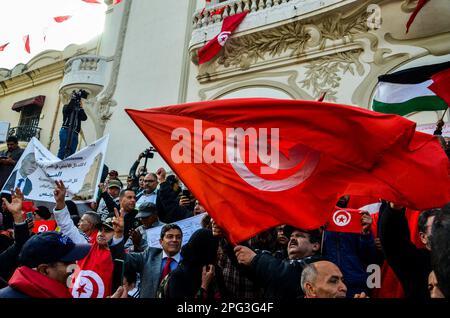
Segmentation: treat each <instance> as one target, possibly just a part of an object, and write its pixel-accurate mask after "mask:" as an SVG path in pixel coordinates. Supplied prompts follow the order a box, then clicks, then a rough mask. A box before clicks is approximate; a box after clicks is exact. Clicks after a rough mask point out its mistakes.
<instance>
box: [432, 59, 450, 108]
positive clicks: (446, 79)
mask: <svg viewBox="0 0 450 318" xmlns="http://www.w3.org/2000/svg"><path fill="white" fill-rule="evenodd" d="M431 79H432V80H433V84H431V85H430V86H428V88H429V89H430V90H432V91H433V92H435V93H436V95H437V96H439V97H440V98H442V99H443V100H444V101H445V102H446V103H447V105H448V107H450V89H449V88H450V68H448V69H446V70H444V71H441V72H439V73H437V74H435V75H433V76H431Z"/></svg>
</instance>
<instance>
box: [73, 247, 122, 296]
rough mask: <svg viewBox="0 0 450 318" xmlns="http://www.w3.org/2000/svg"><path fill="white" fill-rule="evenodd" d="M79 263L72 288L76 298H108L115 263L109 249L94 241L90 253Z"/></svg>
mask: <svg viewBox="0 0 450 318" xmlns="http://www.w3.org/2000/svg"><path fill="white" fill-rule="evenodd" d="M77 265H78V266H77V269H76V270H75V273H74V274H73V278H72V283H73V286H72V288H71V293H72V296H73V297H74V298H106V297H107V296H110V295H111V287H112V286H111V285H112V275H113V269H114V263H113V260H112V257H111V252H110V251H109V249H105V248H101V247H100V246H99V245H98V243H97V241H94V244H92V247H91V250H90V251H89V254H88V255H87V256H86V257H85V258H83V259H82V260H79V261H78V262H77Z"/></svg>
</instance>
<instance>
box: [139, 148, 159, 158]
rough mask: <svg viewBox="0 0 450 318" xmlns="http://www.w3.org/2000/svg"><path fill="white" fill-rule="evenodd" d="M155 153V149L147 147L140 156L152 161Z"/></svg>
mask: <svg viewBox="0 0 450 318" xmlns="http://www.w3.org/2000/svg"><path fill="white" fill-rule="evenodd" d="M155 152H157V151H156V149H155V148H153V147H149V148H147V149H145V150H144V151H143V152H142V155H143V157H144V158H150V159H153V157H154V156H155V154H154V153H155Z"/></svg>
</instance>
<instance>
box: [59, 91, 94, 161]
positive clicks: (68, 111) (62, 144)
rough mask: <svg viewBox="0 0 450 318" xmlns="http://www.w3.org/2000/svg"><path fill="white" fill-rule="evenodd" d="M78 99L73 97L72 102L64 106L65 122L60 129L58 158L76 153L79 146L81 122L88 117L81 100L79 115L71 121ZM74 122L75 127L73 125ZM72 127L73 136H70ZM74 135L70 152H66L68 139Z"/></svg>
mask: <svg viewBox="0 0 450 318" xmlns="http://www.w3.org/2000/svg"><path fill="white" fill-rule="evenodd" d="M76 103H77V101H76V99H74V98H72V99H71V100H70V102H69V103H68V104H66V105H64V106H63V124H62V126H61V130H60V131H59V150H58V158H59V159H64V158H66V157H68V156H70V155H72V154H74V153H75V151H76V150H77V146H78V134H79V133H80V129H81V122H82V121H85V120H86V119H87V116H86V113H85V112H84V109H83V107H82V104H81V101H80V103H79V105H80V107H79V110H78V116H77V117H76V118H75V119H74V121H73V123H71V119H72V116H71V115H72V113H73V114H75V113H74V111H75V108H76V107H77V105H76ZM72 124H73V127H71V125H72ZM70 128H72V136H69V131H70ZM70 137H72V142H71V144H70V148H69V151H68V153H67V154H66V144H67V141H68V139H69V138H70Z"/></svg>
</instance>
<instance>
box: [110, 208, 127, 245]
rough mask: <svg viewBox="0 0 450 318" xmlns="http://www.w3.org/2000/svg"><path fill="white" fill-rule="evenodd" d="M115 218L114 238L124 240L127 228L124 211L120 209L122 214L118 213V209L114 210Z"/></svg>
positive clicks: (113, 222)
mask: <svg viewBox="0 0 450 318" xmlns="http://www.w3.org/2000/svg"><path fill="white" fill-rule="evenodd" d="M114 215H115V216H114V217H113V219H112V224H113V229H114V237H115V238H116V239H119V238H122V237H123V231H124V228H125V222H124V216H125V211H124V209H123V208H122V209H120V213H119V211H117V209H116V208H114Z"/></svg>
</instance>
